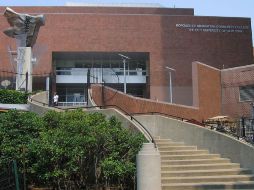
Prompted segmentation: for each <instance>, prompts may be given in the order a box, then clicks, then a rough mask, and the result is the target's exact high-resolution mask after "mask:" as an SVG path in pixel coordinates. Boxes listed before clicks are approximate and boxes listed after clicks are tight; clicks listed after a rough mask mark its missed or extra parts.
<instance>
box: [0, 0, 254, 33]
mask: <svg viewBox="0 0 254 190" xmlns="http://www.w3.org/2000/svg"><path fill="white" fill-rule="evenodd" d="M66 2H78V3H103V4H107V3H110V4H112V3H124V4H126V3H159V4H161V5H162V6H165V7H176V8H194V10H195V15H197V16H226V17H249V18H251V19H252V31H253V30H254V0H138V1H137V0H100V1H98V0H93V1H92V0H0V6H64V5H65V3H66Z"/></svg>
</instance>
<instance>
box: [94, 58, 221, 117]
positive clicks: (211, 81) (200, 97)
mask: <svg viewBox="0 0 254 190" xmlns="http://www.w3.org/2000/svg"><path fill="white" fill-rule="evenodd" d="M220 80H221V79H220V71H219V70H218V69H216V68H213V67H210V66H207V65H204V64H202V63H199V62H194V63H193V97H194V100H193V102H194V104H195V105H194V106H183V105H179V104H170V103H166V102H159V101H154V100H150V99H142V98H137V97H133V96H129V95H126V94H124V93H121V92H119V91H116V90H114V89H111V88H107V87H105V88H102V86H100V85H92V91H93V93H92V98H93V100H94V101H95V103H96V104H97V105H117V106H119V107H120V108H122V109H123V110H125V111H127V112H129V113H148V112H160V113H165V114H169V115H173V116H177V117H183V118H187V119H196V120H198V121H201V120H204V119H207V118H209V117H213V116H217V115H220V113H221V88H220V85H221V84H220V82H221V81H220Z"/></svg>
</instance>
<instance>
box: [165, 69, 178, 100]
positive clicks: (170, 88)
mask: <svg viewBox="0 0 254 190" xmlns="http://www.w3.org/2000/svg"><path fill="white" fill-rule="evenodd" d="M165 68H166V69H167V70H168V71H169V94H170V103H172V102H173V93H172V91H173V90H172V79H171V72H172V71H174V72H175V71H176V70H175V69H173V68H170V67H168V66H166V67H165Z"/></svg>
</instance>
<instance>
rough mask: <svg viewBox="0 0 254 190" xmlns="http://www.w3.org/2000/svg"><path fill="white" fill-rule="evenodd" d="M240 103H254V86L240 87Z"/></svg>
mask: <svg viewBox="0 0 254 190" xmlns="http://www.w3.org/2000/svg"><path fill="white" fill-rule="evenodd" d="M239 92H240V101H241V102H244V101H254V85H248V86H240V87H239Z"/></svg>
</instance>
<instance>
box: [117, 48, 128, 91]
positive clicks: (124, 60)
mask: <svg viewBox="0 0 254 190" xmlns="http://www.w3.org/2000/svg"><path fill="white" fill-rule="evenodd" d="M118 55H119V56H121V57H122V59H123V75H124V85H123V88H124V90H123V91H124V93H125V94H126V72H125V64H126V59H131V58H129V57H127V56H126V55H123V54H120V53H119V54H118Z"/></svg>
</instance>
